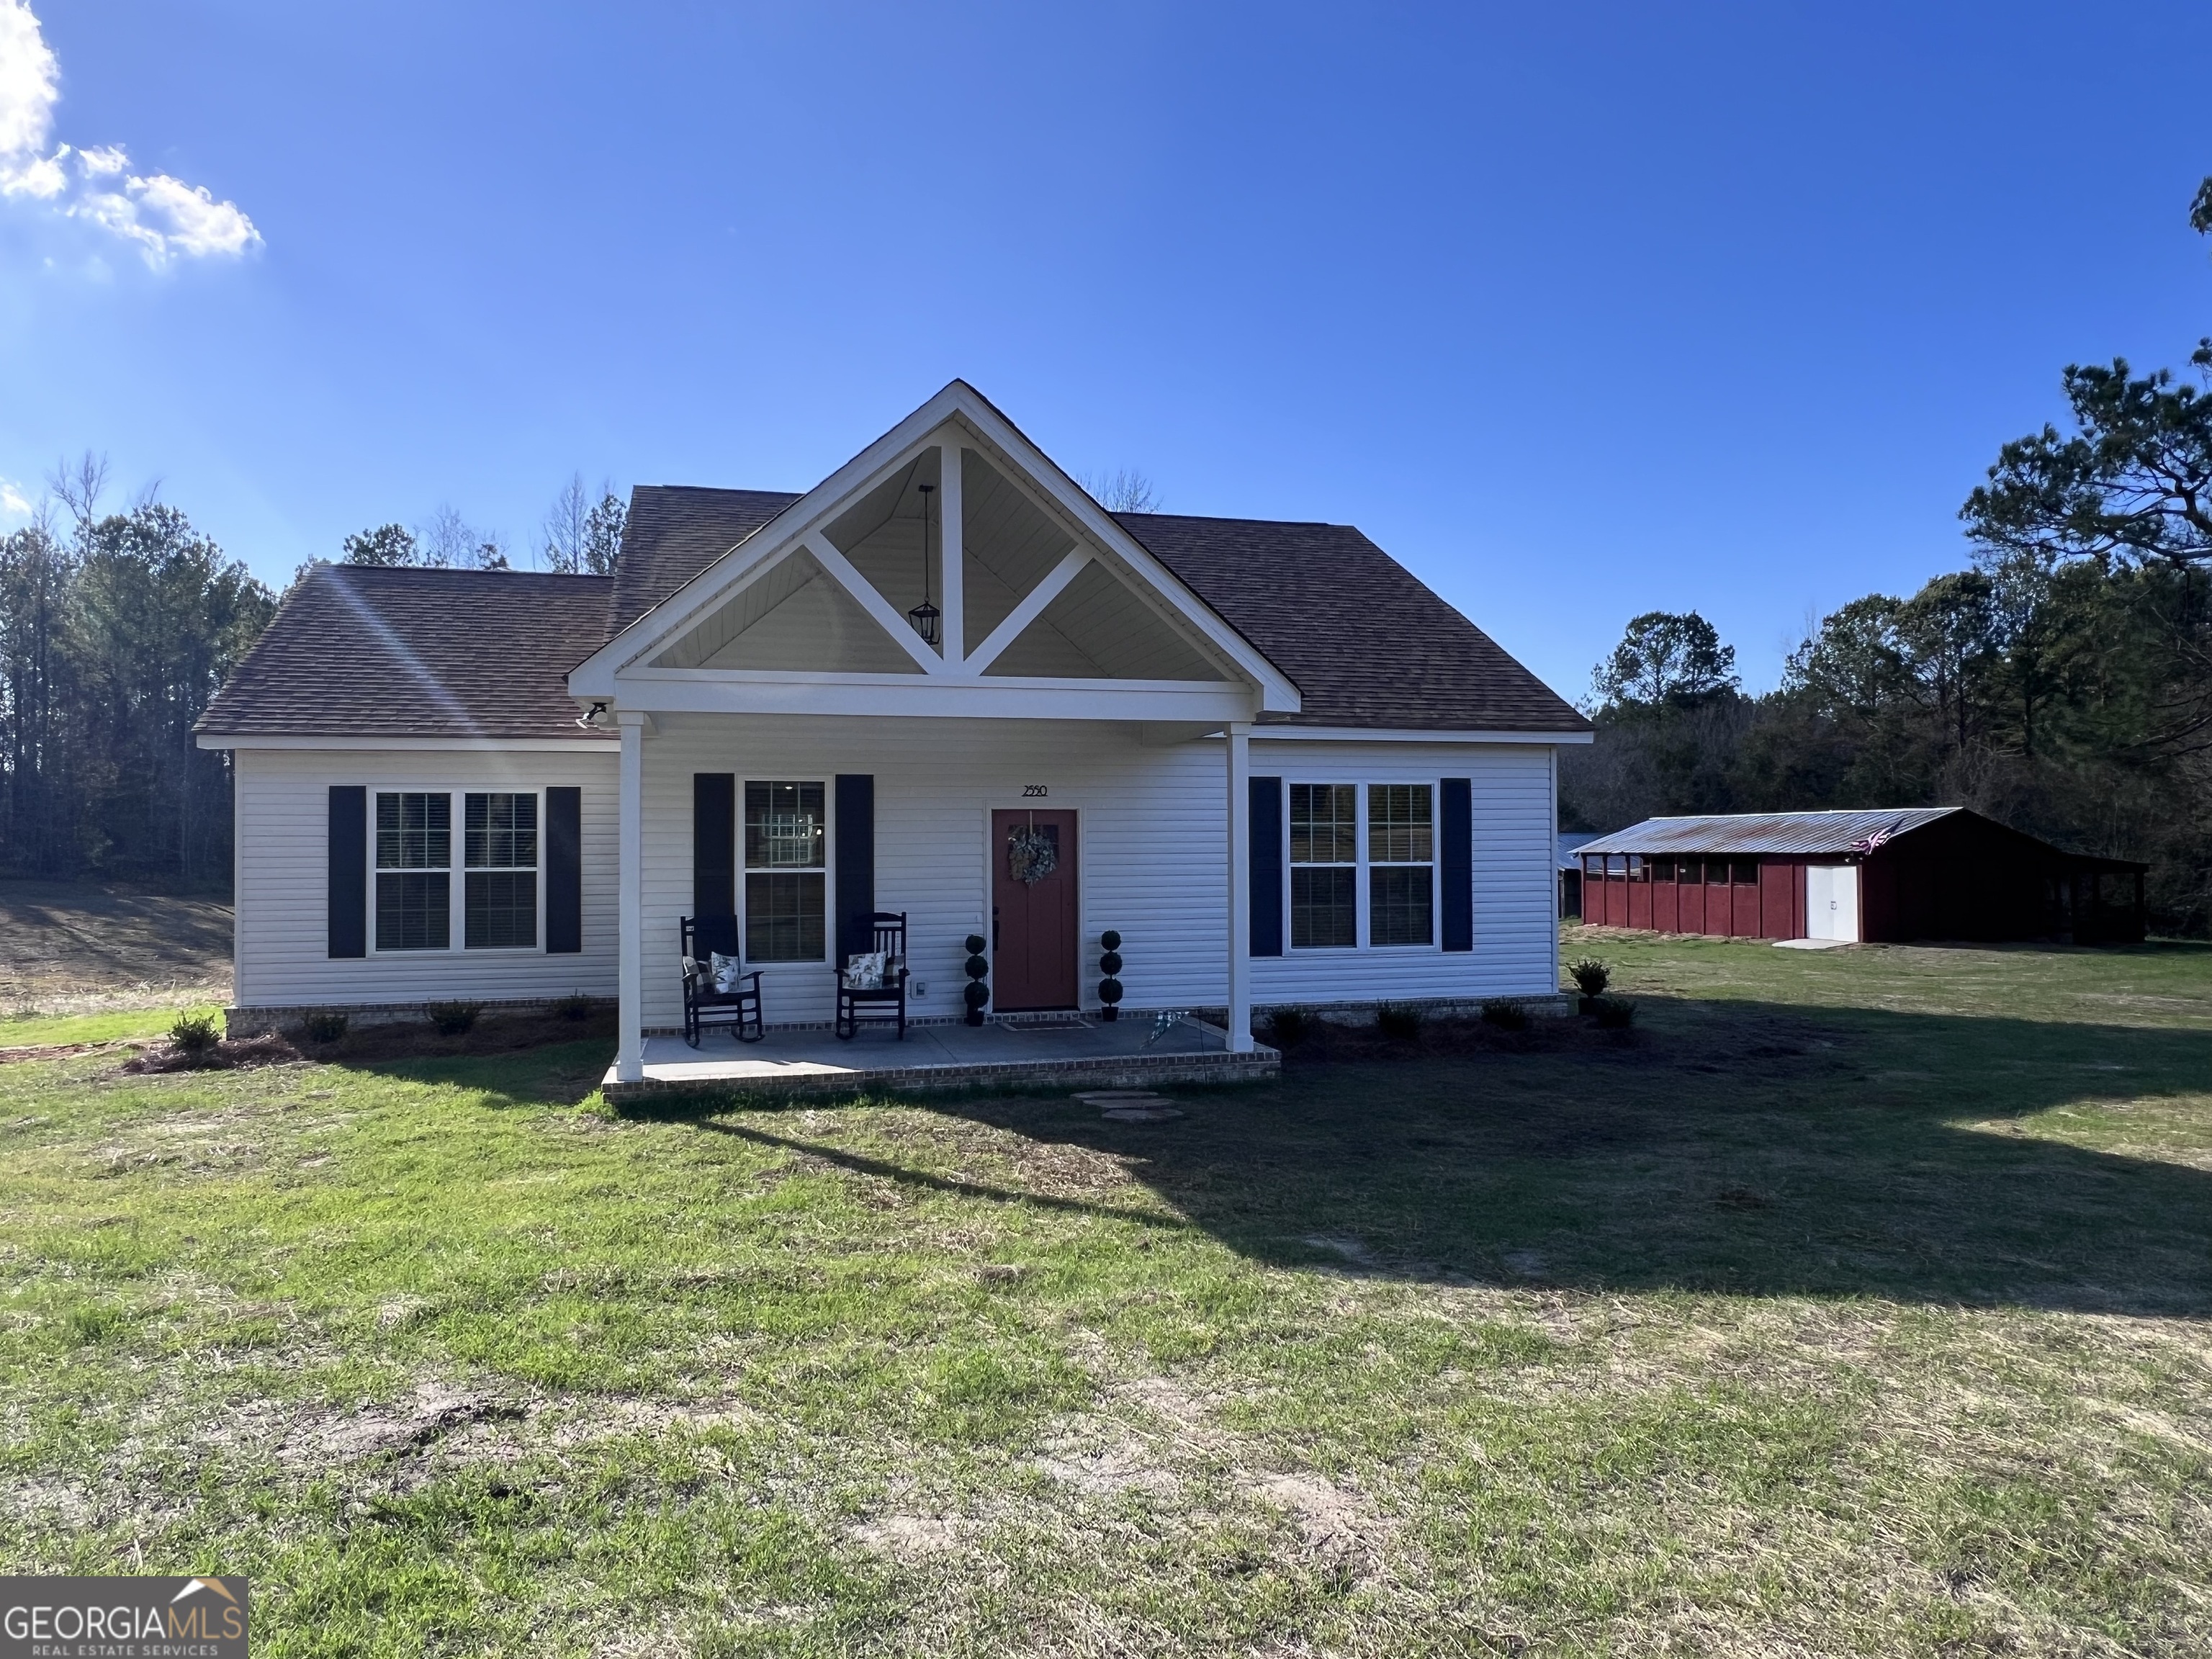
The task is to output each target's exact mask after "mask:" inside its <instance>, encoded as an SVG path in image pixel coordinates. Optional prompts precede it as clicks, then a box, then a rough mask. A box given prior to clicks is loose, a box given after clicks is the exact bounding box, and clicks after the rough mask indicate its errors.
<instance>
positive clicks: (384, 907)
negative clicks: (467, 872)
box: [376, 870, 453, 951]
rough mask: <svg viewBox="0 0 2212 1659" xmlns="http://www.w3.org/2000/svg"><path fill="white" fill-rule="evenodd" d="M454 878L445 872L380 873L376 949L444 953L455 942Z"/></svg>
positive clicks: (377, 885)
mask: <svg viewBox="0 0 2212 1659" xmlns="http://www.w3.org/2000/svg"><path fill="white" fill-rule="evenodd" d="M451 883H452V878H450V877H448V876H447V873H446V872H444V871H442V870H440V871H437V872H435V873H433V872H415V871H405V872H395V873H386V872H379V873H378V875H377V878H376V948H377V949H378V950H380V951H443V950H446V949H447V948H449V947H450V946H451V945H452V943H453V921H452V917H453V887H452V884H451Z"/></svg>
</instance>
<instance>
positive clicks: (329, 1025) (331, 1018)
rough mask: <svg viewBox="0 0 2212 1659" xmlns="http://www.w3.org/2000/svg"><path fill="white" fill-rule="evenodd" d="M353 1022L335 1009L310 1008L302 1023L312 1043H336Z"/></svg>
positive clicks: (302, 1027)
mask: <svg viewBox="0 0 2212 1659" xmlns="http://www.w3.org/2000/svg"><path fill="white" fill-rule="evenodd" d="M351 1023H352V1022H351V1021H349V1020H348V1019H347V1018H346V1017H345V1016H344V1015H343V1014H342V1013H340V1012H338V1011H337V1009H335V1008H310V1009H308V1010H307V1014H306V1015H305V1017H304V1018H301V1021H300V1029H301V1030H302V1031H304V1032H305V1033H307V1041H308V1042H337V1040H338V1039H339V1038H340V1037H342V1036H344V1035H345V1034H346V1027H347V1026H348V1025H349V1024H351Z"/></svg>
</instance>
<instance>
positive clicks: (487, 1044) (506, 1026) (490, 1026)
mask: <svg viewBox="0 0 2212 1659" xmlns="http://www.w3.org/2000/svg"><path fill="white" fill-rule="evenodd" d="M594 1038H596V1039H599V1040H600V1041H605V1042H611V1041H613V1038H614V1016H613V1014H612V1013H611V1012H603V1011H599V1010H596V1009H595V1010H594V1011H593V1012H591V1013H590V1014H588V1015H586V1017H585V1018H581V1019H569V1018H565V1017H563V1016H562V1015H560V1014H555V1013H528V1014H490V1015H486V1016H485V1017H484V1018H481V1019H479V1020H478V1021H477V1023H476V1024H474V1025H473V1026H471V1028H470V1029H469V1030H465V1031H459V1032H453V1033H451V1034H447V1033H443V1032H441V1031H439V1030H436V1029H435V1028H434V1027H433V1026H432V1025H431V1024H430V1023H429V1021H428V1020H427V1019H422V1020H411V1019H406V1020H385V1021H380V1022H379V1023H377V1024H371V1025H363V1026H361V1027H359V1028H358V1029H351V1030H348V1031H347V1032H346V1034H345V1035H344V1036H342V1037H340V1038H338V1040H337V1042H316V1041H315V1040H314V1039H313V1037H311V1036H307V1033H306V1032H305V1031H304V1030H301V1029H300V1028H298V1027H296V1026H295V1027H294V1028H293V1029H291V1030H289V1031H284V1032H282V1033H279V1032H273V1031H271V1032H264V1033H263V1034H261V1035H260V1036H249V1037H225V1038H223V1039H222V1041H221V1042H216V1043H215V1044H214V1045H212V1046H211V1047H210V1048H201V1049H197V1050H193V1049H186V1048H179V1047H178V1046H177V1045H176V1044H175V1043H173V1042H156V1043H147V1042H136V1043H131V1044H120V1043H83V1044H76V1045H68V1044H62V1045H56V1047H55V1052H56V1053H57V1054H75V1053H81V1052H84V1051H86V1050H89V1049H93V1048H133V1049H135V1050H136V1051H137V1052H136V1053H135V1054H134V1057H133V1058H132V1059H131V1060H129V1061H128V1062H126V1063H125V1065H124V1066H123V1067H122V1069H123V1070H124V1071H125V1072H128V1073H134V1074H139V1073H163V1072H205V1071H239V1070H243V1069H246V1068H250V1067H252V1066H285V1065H293V1064H296V1063H298V1062H301V1061H303V1060H315V1061H322V1062H325V1063H329V1064H334V1065H341V1066H343V1065H366V1064H374V1063H376V1062H378V1061H382V1060H438V1059H446V1058H451V1057H455V1056H460V1055H466V1054H514V1053H518V1052H520V1051H521V1050H524V1049H528V1048H548V1047H550V1046H551V1045H552V1044H554V1043H558V1042H582V1041H585V1040H586V1039H594ZM11 1057H17V1056H11V1055H10V1054H9V1051H8V1050H5V1049H0V1060H7V1059H9V1058H11ZM20 1057H21V1058H48V1057H51V1056H49V1055H47V1054H43V1053H41V1054H36V1055H32V1054H25V1055H23V1056H20ZM598 1076H599V1073H598V1072H597V1071H596V1070H595V1071H592V1072H590V1073H588V1078H589V1079H591V1080H596V1079H597V1078H598ZM585 1079H586V1074H585V1073H579V1074H578V1075H577V1078H576V1079H574V1080H578V1081H581V1080H585Z"/></svg>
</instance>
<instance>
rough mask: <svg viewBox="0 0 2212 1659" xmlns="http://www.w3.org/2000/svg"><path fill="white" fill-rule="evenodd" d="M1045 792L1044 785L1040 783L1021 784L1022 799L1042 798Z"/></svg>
mask: <svg viewBox="0 0 2212 1659" xmlns="http://www.w3.org/2000/svg"><path fill="white" fill-rule="evenodd" d="M1046 793H1047V791H1046V789H1045V787H1044V786H1043V785H1042V784H1041V783H1025V784H1024V785H1023V786H1022V799H1024V800H1042V799H1044V798H1045V795H1046Z"/></svg>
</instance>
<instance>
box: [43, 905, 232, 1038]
mask: <svg viewBox="0 0 2212 1659" xmlns="http://www.w3.org/2000/svg"><path fill="white" fill-rule="evenodd" d="M230 939H231V915H230V906H229V905H228V904H227V903H225V902H222V900H221V899H218V898H214V897H209V896H192V897H177V896H171V895H168V894H164V893H158V892H151V891H148V890H143V889H139V888H135V887H131V886H128V885H125V884H117V883H100V882H71V881H41V880H0V1006H4V1007H8V1008H15V1009H38V1010H40V1011H41V1012H46V1013H88V1012H95V1011H97V1010H103V1009H107V1008H119V1007H134V1008H135V1007H144V1006H149V1001H150V1000H158V999H152V998H149V992H152V993H171V994H178V995H180V996H182V997H184V998H185V999H186V1000H191V1001H195V1002H210V1001H212V1002H222V1001H228V1000H229V995H230Z"/></svg>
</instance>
